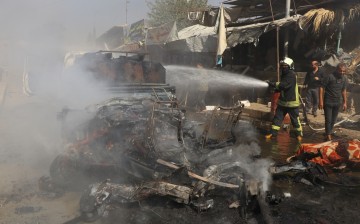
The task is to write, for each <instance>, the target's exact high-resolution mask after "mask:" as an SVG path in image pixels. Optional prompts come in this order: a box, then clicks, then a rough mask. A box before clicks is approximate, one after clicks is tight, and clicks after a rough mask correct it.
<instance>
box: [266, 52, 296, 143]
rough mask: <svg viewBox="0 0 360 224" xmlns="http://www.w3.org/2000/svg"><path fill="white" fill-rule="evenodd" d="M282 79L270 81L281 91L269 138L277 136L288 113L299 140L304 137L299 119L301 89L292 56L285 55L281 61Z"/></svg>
mask: <svg viewBox="0 0 360 224" xmlns="http://www.w3.org/2000/svg"><path fill="white" fill-rule="evenodd" d="M280 66H281V79H280V82H275V83H274V82H269V86H272V87H274V88H275V91H279V92H280V97H279V100H278V105H277V108H276V111H275V116H274V119H273V124H272V126H271V132H270V134H268V135H266V138H267V139H270V138H272V137H275V136H277V134H278V131H279V130H280V126H281V124H282V122H283V119H284V117H285V115H286V114H289V116H290V120H291V123H292V125H293V126H294V128H295V131H296V137H297V139H298V140H299V141H301V139H302V127H301V123H300V119H299V105H300V100H299V90H298V84H297V76H296V73H295V72H294V62H293V60H292V59H291V58H288V57H285V59H284V60H282V61H280Z"/></svg>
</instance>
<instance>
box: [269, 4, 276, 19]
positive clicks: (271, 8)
mask: <svg viewBox="0 0 360 224" xmlns="http://www.w3.org/2000/svg"><path fill="white" fill-rule="evenodd" d="M269 3H270V10H271V16H272V19H273V22H274V21H275V18H274V12H273V7H272V3H271V0H269Z"/></svg>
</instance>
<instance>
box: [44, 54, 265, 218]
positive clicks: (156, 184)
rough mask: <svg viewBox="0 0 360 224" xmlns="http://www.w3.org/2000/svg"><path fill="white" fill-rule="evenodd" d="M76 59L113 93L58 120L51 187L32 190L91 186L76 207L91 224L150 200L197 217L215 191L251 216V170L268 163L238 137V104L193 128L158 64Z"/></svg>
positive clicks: (254, 187) (106, 57)
mask: <svg viewBox="0 0 360 224" xmlns="http://www.w3.org/2000/svg"><path fill="white" fill-rule="evenodd" d="M85 58H87V60H85ZM76 60H79V62H80V63H81V64H82V66H84V64H86V66H85V67H86V68H88V69H89V71H90V72H91V73H92V74H93V75H95V76H96V77H97V78H98V77H101V75H103V74H106V75H105V76H104V78H105V79H106V80H105V81H109V80H110V82H109V83H110V84H112V85H111V88H110V89H111V91H113V92H115V93H116V94H115V97H113V98H111V99H108V100H105V101H103V102H101V103H98V104H95V105H91V106H88V107H86V108H85V109H84V110H78V109H71V108H64V109H63V110H62V111H61V112H60V113H59V114H58V118H59V120H60V121H61V122H62V129H63V131H62V135H63V141H64V146H65V151H64V152H63V153H62V154H60V155H58V156H57V157H56V158H55V159H54V161H53V162H52V164H51V167H50V177H51V180H49V179H44V178H43V179H42V180H40V181H42V183H41V185H40V186H43V188H46V187H44V186H47V187H49V186H51V187H53V186H56V187H59V188H62V189H65V188H69V187H74V186H76V185H78V186H81V187H83V186H85V185H86V186H88V184H89V183H91V182H92V183H93V184H90V186H89V187H88V190H86V191H85V192H84V194H83V195H82V197H81V200H80V211H81V214H82V219H84V220H86V221H94V220H96V219H98V218H100V217H101V216H103V215H106V214H107V213H108V210H109V208H111V207H112V206H113V205H114V204H123V203H131V202H135V201H140V200H143V199H146V198H148V197H151V196H166V197H168V198H171V199H173V200H174V201H176V202H179V203H182V204H185V205H189V206H191V207H193V208H194V209H195V210H197V211H204V210H207V209H209V208H211V207H213V206H214V200H212V198H211V192H212V190H214V189H216V188H218V189H219V188H220V189H226V190H227V192H232V196H231V203H229V207H230V208H237V209H239V211H241V215H242V216H243V217H246V214H247V213H249V212H251V208H250V206H249V205H252V206H251V207H254V204H261V203H258V197H259V196H260V195H262V192H264V189H263V188H264V187H263V186H265V185H266V184H265V183H263V180H262V179H259V178H257V177H256V176H255V175H254V173H256V172H257V171H256V170H257V169H256V168H255V166H256V164H257V163H259V166H262V167H263V170H262V171H264V170H265V171H266V173H268V172H267V168H266V167H267V166H263V165H262V164H263V163H264V162H265V163H267V164H269V162H268V161H265V160H263V159H260V158H258V155H256V152H252V150H249V149H251V148H252V147H254V145H255V147H257V146H256V144H257V143H256V139H254V138H253V139H251V138H246V137H245V138H244V136H241V134H240V133H238V132H239V130H238V129H239V128H244V127H242V126H243V124H241V122H239V117H240V114H241V112H242V107H243V105H239V106H237V107H234V108H221V107H218V108H216V109H215V110H213V111H212V112H210V114H209V115H208V116H207V117H206V118H205V119H204V117H203V120H202V121H201V122H199V121H194V120H189V119H188V118H187V117H186V111H185V110H183V109H181V108H179V106H178V104H177V101H176V97H175V88H174V87H172V86H169V85H167V84H166V83H165V69H164V68H163V67H162V66H161V65H160V64H157V63H152V62H146V61H144V60H143V59H142V58H140V59H139V57H137V58H135V59H134V58H131V57H123V56H122V57H121V58H117V59H114V58H112V56H111V55H110V53H106V54H104V53H103V52H100V53H99V52H98V53H93V54H91V55H83V56H81V57H80V58H78V59H75V60H74V62H73V63H74V64H77V63H76ZM89 61H91V62H92V63H90V65H91V66H88V65H89V64H88V62H89ZM79 62H78V64H79ZM94 64H97V66H95V67H93V65H94ZM127 66H128V67H127ZM126 67H127V68H126ZM135 68H136V69H135ZM104 71H105V72H104ZM151 71H152V72H151ZM149 72H150V73H149ZM109 74H111V75H109ZM125 76H126V77H127V78H125ZM114 83H118V84H117V85H116V86H114V85H113V84H114ZM217 116H221V117H222V119H220V120H221V124H218V123H216V122H215V118H216V117H217ZM244 124H245V123H244ZM245 125H246V124H245ZM215 126H216V127H221V129H222V130H221V134H220V135H218V136H221V137H220V138H214V137H213V136H214V134H213V133H212V132H213V131H214V128H213V127H215ZM245 128H248V127H245ZM237 136H238V137H239V138H238V137H237ZM241 141H245V143H242V142H241ZM242 146H245V147H242ZM241 151H244V152H245V155H242V154H241ZM257 153H258V152H257ZM239 158H240V159H239ZM257 161H258V162H257ZM249 164H250V166H249ZM252 169H254V170H252ZM259 172H260V171H259ZM199 174H201V175H199ZM265 179H266V180H267V181H268V178H265ZM49 182H51V184H49ZM94 182H95V183H94ZM263 198H264V197H263ZM110 205H112V206H110Z"/></svg>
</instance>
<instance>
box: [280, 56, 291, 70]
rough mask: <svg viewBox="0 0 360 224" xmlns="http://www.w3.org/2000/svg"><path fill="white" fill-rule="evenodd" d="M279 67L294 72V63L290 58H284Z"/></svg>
mask: <svg viewBox="0 0 360 224" xmlns="http://www.w3.org/2000/svg"><path fill="white" fill-rule="evenodd" d="M280 65H287V66H289V68H290V69H291V70H294V61H293V60H292V59H291V58H288V57H285V58H284V60H281V61H280Z"/></svg>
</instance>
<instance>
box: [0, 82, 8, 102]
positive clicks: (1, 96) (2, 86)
mask: <svg viewBox="0 0 360 224" xmlns="http://www.w3.org/2000/svg"><path fill="white" fill-rule="evenodd" d="M6 89H7V83H6V81H4V80H1V81H0V106H2V105H3V103H4V101H5V95H6Z"/></svg>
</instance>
